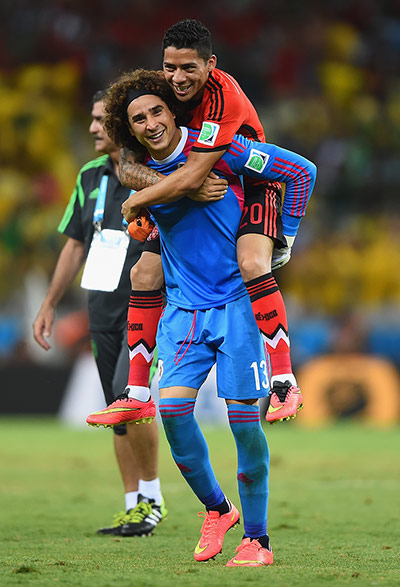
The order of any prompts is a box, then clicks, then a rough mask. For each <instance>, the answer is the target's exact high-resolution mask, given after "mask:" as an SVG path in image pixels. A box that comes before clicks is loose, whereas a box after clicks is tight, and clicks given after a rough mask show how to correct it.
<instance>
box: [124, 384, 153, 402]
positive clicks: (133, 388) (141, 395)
mask: <svg viewBox="0 0 400 587" xmlns="http://www.w3.org/2000/svg"><path fill="white" fill-rule="evenodd" d="M125 393H127V394H128V396H129V397H132V398H134V399H137V400H138V401H139V402H148V401H149V399H150V389H149V388H148V387H142V386H141V385H127V386H126V388H125Z"/></svg>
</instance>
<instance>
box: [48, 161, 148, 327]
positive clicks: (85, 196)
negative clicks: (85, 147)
mask: <svg viewBox="0 0 400 587" xmlns="http://www.w3.org/2000/svg"><path fill="white" fill-rule="evenodd" d="M105 173H106V174H107V175H108V185H107V195H106V203H105V207H104V218H103V222H102V228H111V229H116V230H122V229H123V225H122V214H121V204H122V202H124V201H125V200H126V199H127V198H128V197H129V194H130V188H126V187H123V186H122V185H121V183H120V182H119V179H118V177H117V176H116V174H115V172H114V167H113V163H112V160H111V158H110V157H109V155H103V156H102V157H98V158H97V159H94V160H93V161H89V163H86V165H84V166H83V167H82V169H81V170H80V172H79V175H78V178H77V180H76V185H75V189H74V191H73V193H72V196H71V198H70V201H69V204H68V206H67V208H66V210H65V212H64V216H63V218H62V220H61V222H60V225H59V227H58V231H59V232H61V233H63V234H65V235H67V236H69V237H71V238H74V239H76V240H78V241H81V242H83V243H84V244H85V253H86V255H87V254H88V252H89V248H90V244H91V242H92V237H93V232H94V226H93V213H94V208H95V205H96V199H97V195H98V193H99V186H100V182H101V178H102V177H103V174H105ZM142 248H143V243H141V242H139V241H136V240H134V239H132V238H131V239H130V242H129V247H128V251H127V255H126V260H125V264H124V267H123V270H122V274H121V279H120V282H119V285H118V288H117V289H116V290H115V291H113V292H104V291H92V290H91V291H89V321H90V330H102V331H107V330H108V331H110V330H119V329H120V328H123V327H124V325H125V324H126V314H127V309H128V303H129V294H130V290H131V285H130V276H129V272H130V268H131V267H132V265H134V264H135V263H136V261H137V260H138V258H139V257H140V254H141V252H142Z"/></svg>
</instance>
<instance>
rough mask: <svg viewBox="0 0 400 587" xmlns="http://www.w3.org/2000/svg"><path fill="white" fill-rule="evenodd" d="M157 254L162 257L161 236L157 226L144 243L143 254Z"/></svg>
mask: <svg viewBox="0 0 400 587" xmlns="http://www.w3.org/2000/svg"><path fill="white" fill-rule="evenodd" d="M144 251H146V252H147V253H156V255H161V245H160V235H159V233H158V228H157V225H155V227H154V228H153V230H152V231H151V233H150V234H149V236H148V237H147V239H146V240H145V242H144V247H143V252H144Z"/></svg>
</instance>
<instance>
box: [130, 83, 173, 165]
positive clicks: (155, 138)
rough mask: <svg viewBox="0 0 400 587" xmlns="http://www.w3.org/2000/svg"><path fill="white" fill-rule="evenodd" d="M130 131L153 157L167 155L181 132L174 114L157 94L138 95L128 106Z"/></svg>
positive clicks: (159, 157)
mask: <svg viewBox="0 0 400 587" xmlns="http://www.w3.org/2000/svg"><path fill="white" fill-rule="evenodd" d="M128 120H129V126H130V129H131V133H132V134H133V135H134V136H135V137H136V138H137V140H138V141H139V143H141V144H142V145H144V146H145V147H146V149H147V150H148V151H149V153H150V155H152V156H153V157H154V158H155V159H165V157H168V155H170V154H171V153H172V152H173V150H174V149H175V147H176V146H177V144H178V143H179V139H180V136H181V133H180V131H179V129H178V128H177V127H176V125H175V116H174V114H172V112H171V110H170V109H169V108H168V106H167V105H166V103H165V102H164V100H162V99H161V98H159V97H158V96H153V95H150V94H149V95H147V94H146V95H145V96H139V98H136V99H135V100H133V101H132V102H131V103H130V104H129V106H128Z"/></svg>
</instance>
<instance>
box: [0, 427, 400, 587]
mask: <svg viewBox="0 0 400 587" xmlns="http://www.w3.org/2000/svg"><path fill="white" fill-rule="evenodd" d="M203 430H204V432H205V435H206V437H207V440H208V442H209V447H210V454H211V459H212V462H213V465H214V468H215V471H216V473H217V477H218V479H219V481H220V484H221V486H222V488H223V490H224V491H225V492H226V494H227V495H228V496H229V497H230V498H231V499H232V501H234V502H235V503H236V504H238V505H239V506H240V504H239V500H238V495H237V487H236V478H235V477H236V454H235V448H234V441H233V438H232V437H231V433H230V429H229V427H228V426H226V427H225V426H222V427H218V428H216V427H214V428H207V427H206V426H203ZM265 431H266V434H267V438H268V442H269V446H270V451H271V471H270V505H269V534H270V537H271V543H272V547H273V550H274V554H275V563H274V565H273V566H272V567H265V568H256V569H249V568H243V569H235V568H233V569H231V568H226V567H225V563H226V562H227V561H228V560H229V559H230V558H232V556H233V554H234V552H235V547H236V546H238V544H239V543H240V540H241V536H242V532H243V526H239V527H238V529H236V530H234V531H232V532H229V533H228V534H227V536H226V539H225V542H224V549H223V553H222V554H221V555H219V556H218V557H217V559H216V560H215V561H210V562H209V563H197V562H195V561H194V559H193V548H194V546H195V544H196V542H197V540H198V538H199V530H200V527H201V523H202V519H201V518H198V517H197V513H198V512H199V511H200V510H201V509H202V506H201V505H200V504H199V503H198V502H197V500H196V498H195V497H194V495H193V494H192V493H191V491H190V490H189V488H188V487H187V485H186V483H185V481H184V480H183V478H182V477H181V475H180V473H179V471H178V470H177V469H176V467H175V465H174V464H173V462H172V459H171V456H170V453H169V448H168V446H167V443H166V440H165V437H164V434H163V431H162V430H161V431H160V438H161V440H160V443H161V446H160V477H161V481H162V488H163V493H164V497H165V499H166V502H167V506H168V509H169V516H168V519H167V520H166V521H165V522H163V523H162V524H160V526H159V527H158V528H156V531H155V532H154V535H153V536H152V537H147V538H116V537H110V536H98V535H96V530H97V528H99V527H102V526H105V525H108V524H109V523H110V522H111V521H112V517H113V514H114V513H115V512H116V511H118V510H120V509H123V506H124V501H123V489H122V485H121V481H120V478H119V474H118V472H117V465H116V462H115V459H114V456H113V449H112V442H111V432H110V431H107V430H103V429H89V428H88V429H86V428H78V429H77V428H68V427H65V426H63V425H61V424H60V423H59V422H58V421H57V420H55V419H30V418H25V419H24V418H2V419H0V463H1V483H0V490H1V502H0V503H1V509H0V511H1V524H0V585H7V586H8V585H38V586H42V585H71V586H77V585H82V586H86V585H95V586H96V587H102V586H106V585H118V587H122V586H128V585H133V586H135V587H136V586H141V585H188V586H192V585H194V586H200V585H201V586H203V585H214V584H215V585H218V586H219V587H220V586H225V585H249V584H250V583H251V582H254V581H263V584H265V585H271V586H275V585H285V586H288V587H290V586H292V585H307V586H309V585H324V584H327V585H347V584H350V585H358V586H364V585H398V584H399V583H400V566H399V518H400V508H399V506H400V498H399V495H400V490H399V489H400V483H399V480H400V467H399V430H398V429H390V430H382V429H375V428H370V427H364V426H362V425H355V424H354V425H351V424H346V425H336V426H333V427H329V428H322V429H312V430H310V429H304V428H302V427H301V425H300V422H298V423H296V422H291V423H284V424H276V425H274V426H268V427H266V428H265Z"/></svg>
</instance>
